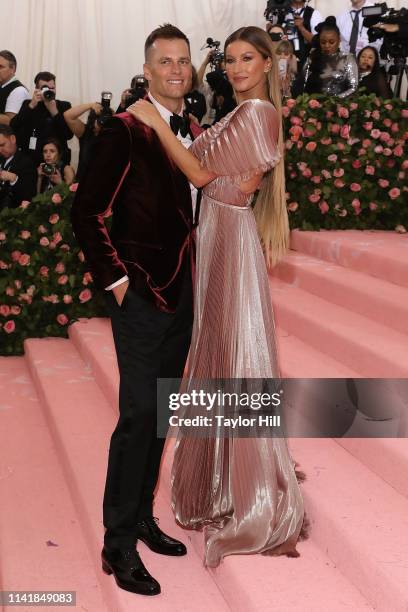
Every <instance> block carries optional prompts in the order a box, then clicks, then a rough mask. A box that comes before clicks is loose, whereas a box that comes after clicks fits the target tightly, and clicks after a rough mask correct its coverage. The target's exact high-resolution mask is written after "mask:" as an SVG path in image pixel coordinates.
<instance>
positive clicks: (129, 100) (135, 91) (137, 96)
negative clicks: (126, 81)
mask: <svg viewBox="0 0 408 612" xmlns="http://www.w3.org/2000/svg"><path fill="white" fill-rule="evenodd" d="M147 87H148V82H147V81H146V79H145V78H144V75H143V74H137V75H136V76H134V77H133V79H132V82H131V84H130V89H129V95H128V96H126V106H130V105H131V104H134V103H135V102H137V101H138V100H141V99H142V98H144V97H145V95H146V93H147Z"/></svg>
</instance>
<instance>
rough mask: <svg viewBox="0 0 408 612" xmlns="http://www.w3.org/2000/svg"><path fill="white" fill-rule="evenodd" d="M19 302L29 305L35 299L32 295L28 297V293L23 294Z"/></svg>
mask: <svg viewBox="0 0 408 612" xmlns="http://www.w3.org/2000/svg"><path fill="white" fill-rule="evenodd" d="M18 300H19V302H27V304H31V303H32V301H33V298H32V297H31V295H28V293H21V294H20V297H19V298H18Z"/></svg>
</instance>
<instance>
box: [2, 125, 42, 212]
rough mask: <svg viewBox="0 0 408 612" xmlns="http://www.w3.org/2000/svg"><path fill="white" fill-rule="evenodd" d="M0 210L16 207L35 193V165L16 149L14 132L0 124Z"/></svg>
mask: <svg viewBox="0 0 408 612" xmlns="http://www.w3.org/2000/svg"><path fill="white" fill-rule="evenodd" d="M0 160H1V163H0V210H1V209H3V208H17V207H18V206H20V204H21V202H22V201H23V200H28V201H30V200H31V198H32V197H33V196H34V195H35V167H34V165H33V163H32V161H31V159H30V158H29V157H28V156H27V155H25V154H24V153H22V152H21V151H19V150H18V149H17V141H16V137H15V134H14V132H13V130H12V129H11V127H10V126H9V125H0Z"/></svg>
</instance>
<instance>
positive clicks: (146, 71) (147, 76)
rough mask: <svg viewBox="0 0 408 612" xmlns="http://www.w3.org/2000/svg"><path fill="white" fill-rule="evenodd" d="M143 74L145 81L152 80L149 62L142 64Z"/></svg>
mask: <svg viewBox="0 0 408 612" xmlns="http://www.w3.org/2000/svg"><path fill="white" fill-rule="evenodd" d="M143 76H144V78H145V79H146V81H151V80H152V72H151V70H150V67H149V64H146V63H145V64H143Z"/></svg>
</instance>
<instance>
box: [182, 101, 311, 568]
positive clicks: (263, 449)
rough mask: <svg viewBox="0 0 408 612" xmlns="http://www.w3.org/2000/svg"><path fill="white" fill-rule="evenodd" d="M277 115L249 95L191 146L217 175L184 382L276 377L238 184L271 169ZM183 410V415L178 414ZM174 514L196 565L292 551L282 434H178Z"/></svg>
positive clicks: (263, 286) (260, 276)
mask: <svg viewBox="0 0 408 612" xmlns="http://www.w3.org/2000/svg"><path fill="white" fill-rule="evenodd" d="M278 122H279V119H278V115H277V112H276V110H275V109H274V107H273V106H272V104H270V103H269V102H265V101H261V100H248V101H245V102H243V103H241V104H240V105H239V106H238V107H237V108H236V109H235V110H234V111H233V112H232V113H230V114H229V115H228V116H227V117H225V118H224V119H222V120H221V121H220V122H219V123H217V124H216V125H215V126H213V127H212V128H211V129H209V130H207V131H206V132H204V133H203V134H201V136H199V138H197V139H196V140H195V141H194V143H193V145H192V148H191V150H192V151H193V153H194V155H196V157H198V158H199V159H200V161H201V164H202V166H204V167H205V168H207V169H208V170H210V171H213V172H215V173H216V174H217V175H218V176H217V178H216V179H215V180H214V181H212V182H211V183H209V184H208V185H206V187H205V188H204V191H203V198H202V202H201V212H200V224H199V235H198V244H197V279H196V294H195V316H194V328H193V337H192V344H191V349H190V355H189V362H188V373H187V376H186V378H185V380H184V381H183V386H184V388H188V381H189V380H191V379H211V378H218V379H220V378H264V377H265V378H272V377H278V376H279V368H278V360H277V353H276V346H275V327H274V318H273V310H272V304H271V299H270V288H269V282H268V275H267V270H266V265H265V260H264V256H263V253H262V249H261V245H260V241H259V238H258V233H257V227H256V223H255V218H254V215H253V212H252V208H251V206H250V202H251V199H252V196H251V195H245V194H243V193H242V192H241V191H240V190H239V184H240V183H241V181H243V180H248V179H249V178H250V177H252V176H254V175H255V174H262V173H264V172H265V171H267V170H269V169H271V168H273V167H274V165H275V164H276V163H277V162H278V161H279V159H280V153H279V151H278V148H277V144H276V143H277V138H278V125H279V123H278ZM187 416H189V415H187ZM172 505H173V510H174V513H175V517H176V520H177V521H178V523H180V525H182V526H183V527H186V528H190V529H201V528H202V527H204V531H205V559H204V563H205V564H206V565H208V566H211V567H215V566H217V565H218V564H219V562H220V561H221V559H222V558H223V557H224V556H225V555H231V554H251V553H265V554H273V555H277V554H285V553H286V554H291V553H292V554H293V555H296V548H295V547H296V542H297V540H298V537H299V534H300V530H301V527H302V522H303V515H304V510H303V501H302V496H301V493H300V490H299V485H298V482H297V479H296V474H295V469H294V462H293V461H292V459H291V457H290V454H289V451H288V447H287V444H286V440H285V439H284V438H262V439H259V438H237V437H234V436H231V437H230V438H224V439H222V438H216V439H214V438H210V439H207V438H194V437H187V436H186V437H185V436H184V435H183V434H181V433H179V436H178V439H177V442H176V449H175V458H174V463H173V470H172Z"/></svg>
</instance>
